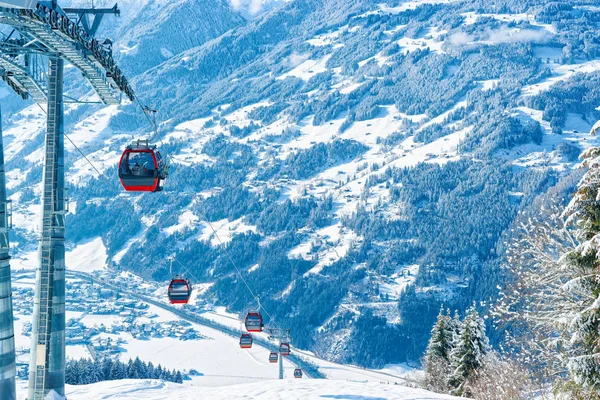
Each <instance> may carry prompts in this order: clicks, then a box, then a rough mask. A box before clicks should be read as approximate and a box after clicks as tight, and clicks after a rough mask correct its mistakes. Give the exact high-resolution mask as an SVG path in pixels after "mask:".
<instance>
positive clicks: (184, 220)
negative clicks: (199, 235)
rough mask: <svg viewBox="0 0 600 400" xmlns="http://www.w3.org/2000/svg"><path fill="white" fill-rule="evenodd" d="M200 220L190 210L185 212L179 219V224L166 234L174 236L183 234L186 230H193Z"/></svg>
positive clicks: (166, 230)
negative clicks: (179, 233)
mask: <svg viewBox="0 0 600 400" xmlns="http://www.w3.org/2000/svg"><path fill="white" fill-rule="evenodd" d="M198 220H199V218H198V216H197V215H195V214H194V213H193V212H191V211H190V210H186V211H184V212H183V213H182V214H181V215H180V216H179V218H178V221H177V224H176V225H173V226H170V227H168V228H167V229H165V232H166V233H167V234H169V235H172V234H174V233H177V232H182V231H183V230H185V228H191V227H192V226H193V225H195V224H196V223H197V222H198Z"/></svg>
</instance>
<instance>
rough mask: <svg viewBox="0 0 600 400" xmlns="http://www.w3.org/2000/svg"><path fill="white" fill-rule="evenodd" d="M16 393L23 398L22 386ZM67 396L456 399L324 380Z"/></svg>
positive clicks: (155, 385)
mask: <svg viewBox="0 0 600 400" xmlns="http://www.w3.org/2000/svg"><path fill="white" fill-rule="evenodd" d="M20 389H21V390H20V391H19V392H18V393H17V397H18V398H19V399H25V394H26V391H25V389H24V388H23V387H21V388H20ZM67 396H68V398H69V399H72V400H100V399H102V400H109V399H115V400H117V399H119V400H120V399H140V400H141V399H144V400H166V399H169V400H196V399H199V398H208V399H211V400H230V399H237V398H244V399H252V400H276V399H281V400H296V399H298V400H312V399H315V400H316V399H350V398H351V399H387V400H434V399H455V398H456V397H452V396H445V395H440V394H436V393H432V392H428V391H425V390H421V389H411V388H407V387H402V386H398V385H382V384H377V383H362V382H334V381H327V380H316V379H314V380H305V379H302V380H298V381H260V382H255V383H250V384H244V385H232V386H226V387H219V388H201V387H192V386H187V385H177V384H171V383H168V382H162V381H145V380H140V381H136V380H123V381H109V382H101V383H96V384H92V385H83V386H67Z"/></svg>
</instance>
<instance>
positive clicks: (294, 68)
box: [5, 0, 600, 367]
mask: <svg viewBox="0 0 600 400" xmlns="http://www.w3.org/2000/svg"><path fill="white" fill-rule="evenodd" d="M200 3H202V2H200ZM200 3H197V4H196V3H194V4H195V5H196V6H197V7H196V9H195V11H194V14H193V15H194V16H195V17H194V18H193V19H195V20H199V21H200V22H198V25H195V27H197V28H198V31H197V32H196V31H194V32H195V33H194V34H193V35H192V37H190V38H189V40H187V39H186V40H183V41H181V42H182V43H183V44H184V45H183V46H182V47H177V46H179V41H178V40H176V41H177V43H175V44H174V45H176V46H175V47H176V48H174V50H173V49H171V48H170V47H169V46H168V45H167V44H166V42H165V40H167V39H166V38H169V37H171V35H178V34H179V33H178V32H179V31H185V29H183V28H181V27H182V26H184V25H187V24H189V23H190V22H189V21H188V20H187V19H186V17H187V15H186V13H185V12H184V11H183V10H185V8H181V9H178V10H179V11H178V13H173V14H169V13H165V10H168V9H170V8H168V7H174V8H177V7H179V4H180V2H174V3H169V2H165V3H160V4H158V3H156V7H154V6H152V4H154V3H152V4H150V3H148V5H144V7H151V6H152V7H154V8H153V10H154V11H152V12H149V13H147V14H145V13H144V14H143V15H137V16H136V17H135V18H131V19H130V20H129V19H128V20H126V23H124V24H123V25H122V28H119V29H121V30H115V31H114V32H118V33H117V35H118V37H115V40H116V42H117V43H122V44H124V45H126V46H129V45H127V43H126V42H127V40H129V39H130V38H135V40H136V41H139V46H138V49H142V48H145V47H144V46H148V48H147V49H146V50H144V51H139V50H138V51H137V52H132V53H131V54H132V55H131V58H128V57H129V56H126V55H125V53H123V55H122V58H121V60H120V61H121V64H122V66H123V68H124V69H125V70H128V71H132V72H140V74H139V75H137V76H135V77H133V82H134V86H135V88H136V89H137V91H138V93H139V95H140V100H141V102H142V103H143V104H149V105H151V106H153V107H155V108H158V109H159V111H160V113H159V121H160V122H161V128H160V133H161V136H162V139H163V142H164V146H162V147H163V151H164V152H165V153H168V154H169V156H170V157H171V159H170V161H171V164H172V168H171V175H170V177H169V179H168V180H167V183H166V187H165V191H164V192H162V193H160V194H147V195H140V196H138V195H132V194H126V193H123V192H122V190H121V189H120V187H119V184H118V180H117V177H116V170H115V164H116V163H117V161H118V159H119V156H120V153H121V151H122V148H123V147H124V145H125V144H126V143H127V142H129V141H131V140H132V139H133V138H135V137H139V136H142V137H144V135H148V134H149V130H150V129H149V127H148V124H147V121H145V118H144V117H143V115H142V114H141V113H140V111H139V109H138V108H137V105H124V106H121V107H97V106H90V105H77V106H75V105H69V106H68V107H67V128H66V133H67V135H69V137H70V138H71V139H72V140H73V141H74V142H75V143H76V144H77V145H78V146H79V147H80V148H81V149H83V151H84V152H85V153H86V154H87V155H88V158H89V159H90V160H91V161H92V163H93V164H94V166H95V167H96V168H97V169H98V170H99V171H101V172H102V173H103V176H102V177H97V176H96V172H95V170H94V169H93V168H92V167H91V166H89V165H88V164H87V162H86V161H85V160H84V159H83V157H81V155H80V154H78V153H77V152H76V151H75V149H74V148H73V147H72V146H71V145H70V144H69V143H68V142H67V148H68V151H69V156H68V166H69V172H68V180H69V182H70V184H71V185H72V188H71V192H70V196H71V204H72V207H71V213H70V214H69V216H68V221H67V222H68V227H69V228H68V235H69V240H70V242H69V245H70V246H74V245H75V244H78V243H79V244H81V243H83V242H85V241H89V240H95V239H97V238H98V237H99V236H101V237H102V240H103V245H104V247H105V248H106V251H107V253H106V257H107V264H108V265H109V266H110V267H111V268H114V267H119V268H122V269H128V270H132V271H134V272H136V273H137V274H139V275H142V276H143V277H144V278H146V279H155V280H158V281H164V280H166V279H169V273H168V266H167V261H166V258H167V257H168V256H170V255H174V256H176V257H177V259H178V260H179V261H180V262H181V263H182V264H183V265H184V266H185V269H183V268H180V270H179V271H176V272H180V273H185V274H187V275H188V276H190V277H191V278H192V279H193V280H194V281H195V282H203V283H206V284H207V287H210V288H209V289H207V290H206V291H205V292H204V298H205V300H207V301H210V302H215V303H217V304H220V305H224V306H227V307H229V311H231V312H239V313H241V312H243V310H244V309H245V308H248V307H251V306H252V304H253V303H254V301H253V300H252V298H251V296H250V295H249V293H248V290H247V289H246V288H245V286H243V285H242V284H240V282H239V279H237V278H236V274H237V271H236V268H235V267H233V265H232V264H231V263H230V262H229V257H228V255H230V256H231V257H232V259H233V260H234V261H235V264H236V267H238V268H239V269H240V270H241V271H242V273H243V274H244V276H245V278H246V279H247V281H248V283H249V285H250V286H251V287H252V289H253V290H254V291H255V292H257V293H260V295H261V301H262V304H263V305H264V306H265V307H266V308H267V309H268V310H270V311H271V313H272V315H273V316H274V317H275V318H276V319H277V321H278V323H280V324H285V325H286V326H289V327H290V328H291V329H292V334H293V336H294V341H295V343H296V345H297V346H298V347H301V348H306V349H310V350H313V351H315V352H317V353H318V354H319V355H321V356H323V357H326V358H330V359H335V360H338V361H340V360H341V361H349V362H353V363H358V364H363V365H369V366H378V367H381V366H383V365H385V364H386V363H390V362H394V363H396V362H401V361H405V360H407V359H412V360H416V359H418V358H419V357H420V355H421V352H422V350H423V348H424V345H425V340H426V337H427V335H428V334H429V331H430V328H431V325H432V322H433V318H434V316H435V314H436V313H437V311H438V310H439V307H440V305H441V304H442V303H443V304H444V305H445V306H448V307H451V308H456V309H459V310H462V309H463V308H464V307H465V306H466V305H469V304H471V303H472V301H473V300H481V299H486V300H487V299H489V297H493V296H494V293H495V289H494V288H495V287H496V284H497V280H498V279H499V278H498V271H499V268H498V264H499V263H500V262H501V257H500V255H501V254H502V243H503V241H504V240H505V238H506V235H508V234H509V232H510V225H511V223H512V221H513V220H514V217H515V216H516V214H517V212H518V211H519V210H522V209H523V208H525V207H527V206H528V205H529V204H530V203H531V201H532V199H533V198H534V197H535V196H537V195H538V194H540V193H542V192H544V191H546V190H547V189H548V188H549V187H551V186H552V185H554V184H555V183H556V182H557V181H558V180H559V179H562V178H563V177H564V176H566V175H569V174H570V173H571V171H572V170H573V168H574V167H575V166H576V164H577V156H578V154H579V153H580V152H581V150H582V149H584V148H587V147H589V146H592V145H596V144H597V141H598V139H597V138H596V137H589V136H588V135H587V131H589V129H590V128H591V125H592V124H593V122H595V121H596V120H597V119H598V117H599V115H598V114H599V113H598V111H596V110H595V108H596V107H597V106H598V105H599V104H600V95H599V93H600V74H599V73H598V70H599V69H600V64H599V62H598V54H600V52H598V49H597V46H596V45H595V44H594V43H596V42H594V41H593V40H591V39H590V40H585V41H579V40H578V39H575V38H578V37H584V36H585V35H595V33H594V32H596V30H595V29H593V27H594V26H595V21H597V19H598V17H600V15H599V14H598V12H597V11H594V10H595V9H593V8H589V7H583V5H585V4H584V3H586V2H585V1H577V2H562V3H560V6H557V5H556V4H546V2H545V1H534V2H531V1H524V0H523V1H521V0H514V1H502V2H500V3H498V4H493V5H490V4H489V2H486V1H466V0H465V1H423V2H412V1H411V2H405V1H388V2H386V3H381V2H380V1H370V0H369V1H358V0H350V1H347V0H343V1H342V0H319V1H313V0H295V1H292V2H284V3H282V4H279V5H278V7H277V8H276V9H273V10H271V11H269V12H267V13H265V14H262V15H260V16H258V17H257V18H255V19H252V20H249V21H242V19H241V17H240V16H239V15H238V14H236V12H235V11H231V10H232V9H231V5H230V4H229V3H227V2H221V3H219V4H220V5H219V7H217V8H216V9H217V10H221V11H219V12H218V13H217V12H216V11H215V13H214V14H212V13H211V12H212V10H210V9H203V8H202V6H203V4H204V3H202V4H200ZM144 4H145V3H144ZM181 4H184V5H188V4H192V3H190V2H184V3H181ZM215 4H216V3H215ZM159 5H160V7H159ZM221 5H223V6H222V7H221ZM152 7H151V8H152ZM204 14H207V15H208V17H207V20H208V21H210V20H212V19H214V18H219V22H222V23H223V25H219V26H218V27H217V28H218V29H216V30H210V29H208V32H207V31H206V30H205V28H207V27H206V26H204V25H203V23H201V22H202V21H203V15H204ZM144 15H147V16H148V19H147V20H145V19H143V18H145V17H144ZM151 15H152V16H155V17H156V21H158V22H160V21H163V22H164V23H156V24H154V21H155V20H151V19H150V16H151ZM220 15H223V21H222V20H221V19H220V18H221V17H220ZM153 18H154V17H153ZM173 18H175V19H176V20H174V19H173ZM136 19H137V20H139V24H136V22H134V21H135V20H136ZM173 27H176V28H177V29H179V28H181V29H179V31H178V32H174V31H173V29H174V28H173ZM229 28H232V29H230V30H228V31H227V32H224V33H223V34H220V31H222V30H227V29H229ZM217 35H219V36H218V37H216V36H217ZM174 37H175V38H177V37H178V36H174ZM210 37H215V38H214V39H212V40H209V39H210ZM585 37H587V36H585ZM165 46H166V47H165ZM129 47H133V46H129ZM162 47H165V48H166V49H167V50H169V51H166V52H164V54H163V53H161V51H160V50H161V48H162ZM123 48H124V47H123ZM509 55H510V56H509ZM135 57H139V58H137V59H135ZM146 57H148V58H146ZM163 61H164V62H163ZM143 66H146V67H147V68H148V69H147V70H145V69H144V68H143ZM68 87H69V90H72V91H76V90H78V87H77V86H76V85H75V84H74V83H71V84H70V85H68ZM43 118H44V116H43V112H42V111H40V110H39V108H38V107H36V106H31V107H28V108H26V109H25V110H24V111H22V112H20V113H16V112H14V113H11V114H10V115H8V121H5V125H6V127H5V140H6V142H5V146H6V152H7V160H8V165H7V166H8V177H9V187H10V189H11V191H12V199H13V200H14V204H15V230H16V233H17V235H16V242H17V244H18V246H17V248H18V250H22V251H27V250H31V249H32V247H33V246H34V245H35V239H36V237H37V225H36V224H37V221H38V218H37V217H36V212H37V210H38V208H37V207H38V206H37V205H38V204H39V199H38V195H39V190H38V189H37V188H38V186H37V183H38V182H39V181H40V179H41V164H40V162H41V150H40V149H41V144H42V133H43V130H44V125H43V122H44V119H43ZM159 144H160V143H159ZM208 221H210V222H211V223H212V225H213V228H215V230H216V231H217V233H218V234H217V235H215V234H214V232H213V230H212V228H211V226H209V224H208ZM225 249H227V252H228V254H225V251H224V250H225Z"/></svg>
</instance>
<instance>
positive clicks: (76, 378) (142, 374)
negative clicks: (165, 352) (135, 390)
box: [65, 357, 187, 385]
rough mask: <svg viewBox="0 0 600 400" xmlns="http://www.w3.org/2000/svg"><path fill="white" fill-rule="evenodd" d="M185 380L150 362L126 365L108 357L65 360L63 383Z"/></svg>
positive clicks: (177, 371)
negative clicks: (122, 380)
mask: <svg viewBox="0 0 600 400" xmlns="http://www.w3.org/2000/svg"><path fill="white" fill-rule="evenodd" d="M185 378H187V375H185V373H182V372H181V371H179V370H175V369H173V370H169V369H167V368H163V367H162V365H160V364H158V365H157V366H154V364H152V362H148V363H146V362H144V361H142V360H140V359H139V357H136V358H135V360H131V359H129V361H128V362H127V363H124V362H121V361H119V360H113V359H111V358H109V357H105V358H103V359H96V360H95V361H92V360H90V359H88V358H82V359H79V360H73V359H69V360H67V366H66V369H65V382H66V383H67V384H69V385H88V384H90V383H96V382H101V381H114V380H118V379H161V380H163V381H168V382H175V383H183V379H185Z"/></svg>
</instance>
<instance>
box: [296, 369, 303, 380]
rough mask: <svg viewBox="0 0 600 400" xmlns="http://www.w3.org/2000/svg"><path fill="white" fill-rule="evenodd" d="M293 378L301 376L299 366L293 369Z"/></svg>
mask: <svg viewBox="0 0 600 400" xmlns="http://www.w3.org/2000/svg"><path fill="white" fill-rule="evenodd" d="M294 378H302V370H301V369H300V368H296V369H295V370H294Z"/></svg>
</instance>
